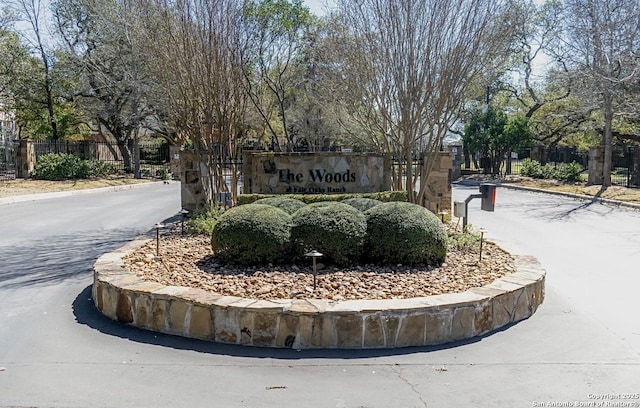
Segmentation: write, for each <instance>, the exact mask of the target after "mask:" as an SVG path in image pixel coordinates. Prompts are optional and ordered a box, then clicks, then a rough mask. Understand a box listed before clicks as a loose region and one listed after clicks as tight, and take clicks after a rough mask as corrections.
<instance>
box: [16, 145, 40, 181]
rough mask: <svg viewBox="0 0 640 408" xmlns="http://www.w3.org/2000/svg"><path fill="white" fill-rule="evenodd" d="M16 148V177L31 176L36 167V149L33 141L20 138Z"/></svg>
mask: <svg viewBox="0 0 640 408" xmlns="http://www.w3.org/2000/svg"><path fill="white" fill-rule="evenodd" d="M18 142H19V144H18V148H17V149H16V177H17V178H25V179H26V178H29V177H31V175H32V174H33V171H34V170H35V167H36V150H35V146H34V145H33V143H32V142H30V141H28V140H19V141H18Z"/></svg>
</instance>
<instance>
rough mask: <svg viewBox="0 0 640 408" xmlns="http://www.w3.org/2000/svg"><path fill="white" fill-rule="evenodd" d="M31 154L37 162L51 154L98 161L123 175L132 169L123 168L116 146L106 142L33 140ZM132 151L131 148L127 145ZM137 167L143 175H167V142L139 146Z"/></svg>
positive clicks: (122, 159)
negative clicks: (121, 172)
mask: <svg viewBox="0 0 640 408" xmlns="http://www.w3.org/2000/svg"><path fill="white" fill-rule="evenodd" d="M32 143H33V145H34V151H35V154H36V161H37V160H38V158H39V157H42V156H44V155H47V154H51V153H64V154H70V155H73V156H76V157H78V158H80V159H83V160H99V161H101V162H104V163H106V164H108V165H110V166H111V167H113V168H115V169H117V170H119V171H124V172H127V173H129V172H132V171H133V169H131V168H128V167H127V166H126V165H125V162H124V158H123V156H122V153H121V152H120V149H119V148H118V146H117V145H115V144H112V143H107V142H96V141H92V140H86V141H67V140H62V141H53V140H47V141H35V142H32ZM129 147H130V149H131V151H133V149H132V147H133V146H132V145H130V146H129ZM138 148H139V157H140V168H141V172H142V174H143V175H144V176H153V177H163V176H166V174H168V173H169V161H170V155H169V145H168V144H167V143H140V144H139V146H138Z"/></svg>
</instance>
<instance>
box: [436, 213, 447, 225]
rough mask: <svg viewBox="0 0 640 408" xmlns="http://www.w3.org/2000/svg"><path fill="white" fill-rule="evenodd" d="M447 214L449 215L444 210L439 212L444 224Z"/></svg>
mask: <svg viewBox="0 0 640 408" xmlns="http://www.w3.org/2000/svg"><path fill="white" fill-rule="evenodd" d="M447 214H449V213H448V212H446V211H444V210H443V211H438V215H439V216H440V221H442V223H443V224H444V217H445V215H447Z"/></svg>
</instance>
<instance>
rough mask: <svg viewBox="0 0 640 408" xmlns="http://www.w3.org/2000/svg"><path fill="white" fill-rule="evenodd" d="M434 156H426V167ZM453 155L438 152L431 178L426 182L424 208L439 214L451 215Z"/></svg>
mask: <svg viewBox="0 0 640 408" xmlns="http://www.w3.org/2000/svg"><path fill="white" fill-rule="evenodd" d="M431 157H434V156H433V155H426V156H425V158H424V165H425V166H427V165H428V161H429V160H431ZM452 165H453V154H452V153H450V152H438V153H436V154H435V159H434V163H433V167H432V168H431V172H430V173H429V177H428V179H427V181H426V183H427V188H426V190H425V195H424V199H423V201H422V206H423V207H425V208H427V209H428V210H430V211H431V212H433V213H435V214H437V213H438V212H440V211H446V212H447V213H449V214H451V182H452Z"/></svg>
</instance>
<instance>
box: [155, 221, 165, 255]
mask: <svg viewBox="0 0 640 408" xmlns="http://www.w3.org/2000/svg"><path fill="white" fill-rule="evenodd" d="M155 227H156V256H160V228H164V225H162V224H160V223H157V224H156V226H155Z"/></svg>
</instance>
